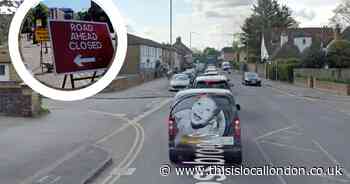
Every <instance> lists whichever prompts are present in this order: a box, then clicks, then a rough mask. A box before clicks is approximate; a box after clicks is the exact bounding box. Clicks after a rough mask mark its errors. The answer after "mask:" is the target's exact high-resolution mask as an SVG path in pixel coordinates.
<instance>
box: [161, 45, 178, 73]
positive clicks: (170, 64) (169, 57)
mask: <svg viewBox="0 0 350 184" xmlns="http://www.w3.org/2000/svg"><path fill="white" fill-rule="evenodd" d="M177 56H178V54H177V53H176V49H175V48H174V47H172V46H171V45H170V44H163V48H162V59H163V63H162V64H163V65H164V66H165V67H166V68H167V69H172V68H175V67H180V64H179V62H178V61H177V60H175V58H176V57H177ZM175 62H176V63H177V64H178V65H175Z"/></svg>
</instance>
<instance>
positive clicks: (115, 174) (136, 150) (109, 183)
mask: <svg viewBox="0 0 350 184" xmlns="http://www.w3.org/2000/svg"><path fill="white" fill-rule="evenodd" d="M169 102H171V99H168V100H164V101H163V102H161V103H160V104H159V105H158V106H157V107H155V108H154V109H151V110H149V111H147V112H145V113H143V114H141V115H140V116H138V117H136V118H134V119H133V120H128V124H130V125H132V126H133V127H134V128H135V130H136V138H135V141H134V144H133V146H132V148H131V149H130V151H129V152H128V154H127V155H126V156H125V158H124V159H123V160H122V161H121V162H120V163H119V164H118V165H117V166H116V167H115V168H114V169H112V171H111V172H110V173H109V174H108V176H107V177H106V178H105V179H104V180H103V181H102V183H101V184H114V183H116V182H117V181H118V180H119V179H120V177H121V176H122V175H121V174H120V172H119V171H120V170H125V169H127V168H129V167H130V166H131V164H132V163H133V162H134V161H135V160H136V158H137V157H138V155H139V154H140V152H141V151H142V148H143V144H144V141H145V131H144V129H143V127H142V126H141V125H140V124H139V122H140V121H141V120H143V119H144V118H146V117H148V116H149V115H151V114H153V113H155V112H157V111H158V110H160V109H161V108H163V107H164V106H165V105H166V104H168V103H169ZM138 139H140V140H138ZM137 142H139V144H137ZM137 145H138V146H137ZM136 146H137V147H136ZM134 171H135V170H134Z"/></svg>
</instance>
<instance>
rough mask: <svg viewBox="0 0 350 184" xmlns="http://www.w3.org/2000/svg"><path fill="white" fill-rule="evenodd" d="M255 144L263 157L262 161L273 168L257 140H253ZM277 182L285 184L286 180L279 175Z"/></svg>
mask: <svg viewBox="0 0 350 184" xmlns="http://www.w3.org/2000/svg"><path fill="white" fill-rule="evenodd" d="M255 144H256V145H257V147H258V149H259V151H260V152H261V154H262V155H263V157H264V159H265V160H266V161H267V162H269V163H270V165H271V166H273V163H272V161H271V158H270V157H269V156H268V155H267V153H266V152H265V151H264V149H263V148H262V147H261V145H260V144H259V142H258V141H257V140H255ZM277 178H278V180H279V181H280V182H281V183H282V184H287V182H286V180H285V179H284V178H283V176H281V175H277Z"/></svg>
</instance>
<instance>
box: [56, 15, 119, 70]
mask: <svg viewBox="0 0 350 184" xmlns="http://www.w3.org/2000/svg"><path fill="white" fill-rule="evenodd" d="M49 25H50V26H49V28H50V34H51V42H52V48H53V52H54V54H53V55H54V64H55V71H56V73H57V74H69V73H76V72H82V71H87V70H99V69H106V68H107V67H108V66H109V64H110V62H111V61H112V59H113V55H114V47H113V43H112V39H111V35H110V32H109V29H108V25H107V24H106V23H99V22H85V21H56V20H54V21H50V22H49Z"/></svg>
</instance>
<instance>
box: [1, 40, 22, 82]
mask: <svg viewBox="0 0 350 184" xmlns="http://www.w3.org/2000/svg"><path fill="white" fill-rule="evenodd" d="M10 81H11V82H21V79H20V77H19V76H18V75H17V73H16V71H15V68H14V67H13V65H12V63H11V60H10V55H9V53H8V49H7V47H3V46H0V82H10Z"/></svg>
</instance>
